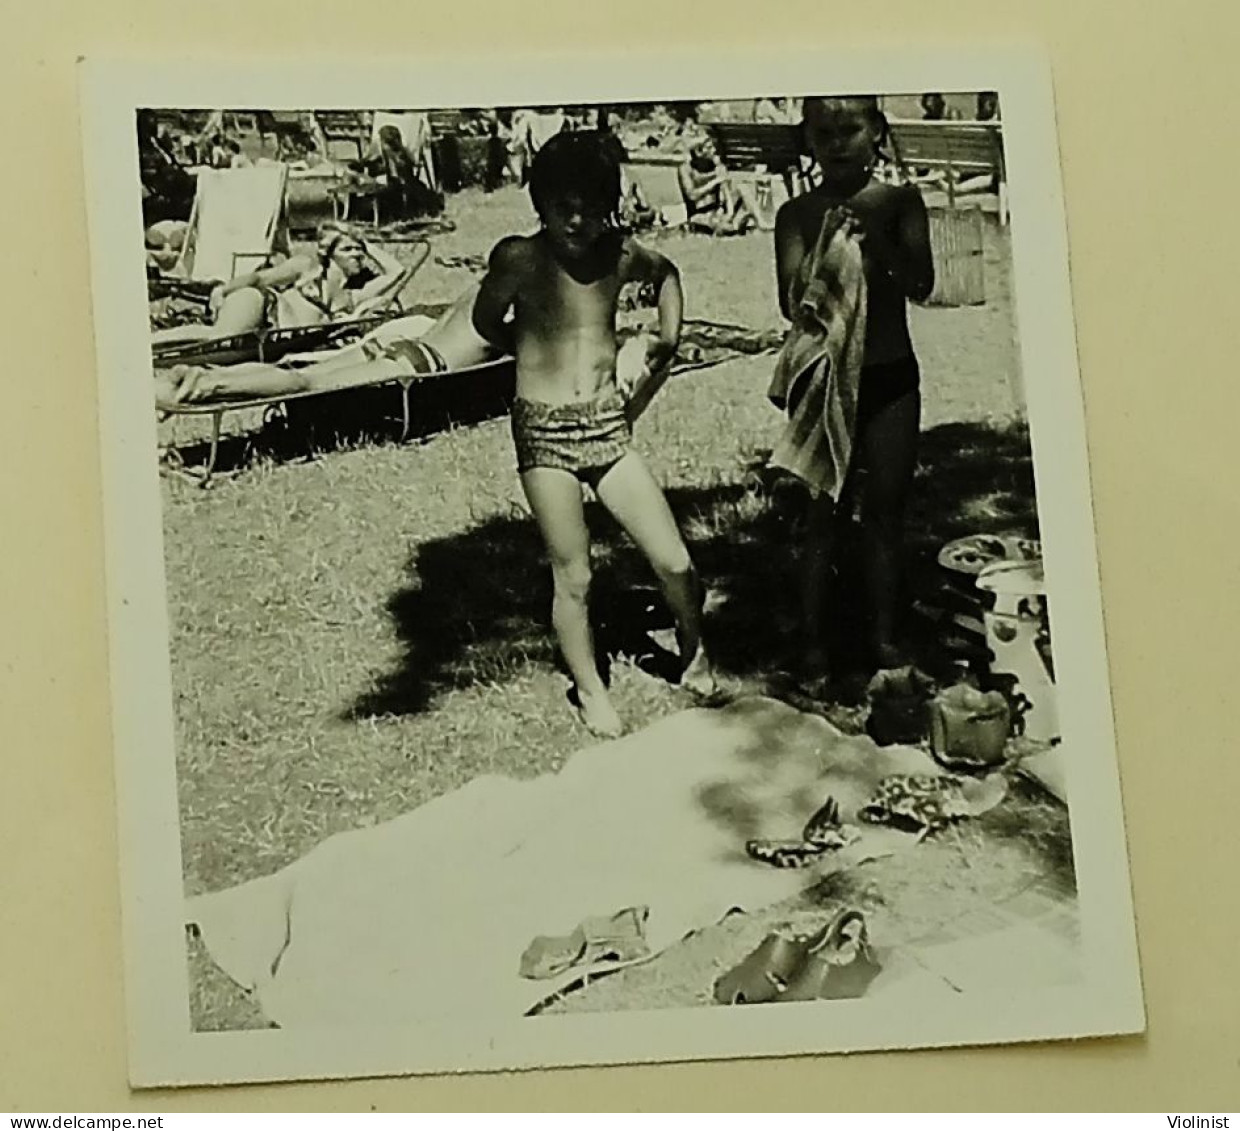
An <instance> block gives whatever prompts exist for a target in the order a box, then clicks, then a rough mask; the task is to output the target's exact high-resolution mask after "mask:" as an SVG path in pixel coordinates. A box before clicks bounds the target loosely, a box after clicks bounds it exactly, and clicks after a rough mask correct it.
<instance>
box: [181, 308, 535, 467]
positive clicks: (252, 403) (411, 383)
mask: <svg viewBox="0 0 1240 1131" xmlns="http://www.w3.org/2000/svg"><path fill="white" fill-rule="evenodd" d="M425 321H426V322H428V323H429V322H430V321H431V319H429V318H427V319H426V320H425ZM350 344H355V343H350ZM305 360H309V359H295V358H285V361H286V362H292V361H305ZM429 384H434V385H437V386H439V387H441V388H444V389H447V388H450V387H456V388H458V389H463V390H476V392H471V393H470V395H471V396H476V395H478V393H483V394H485V395H498V396H499V397H501V398H504V399H505V401H506V402H508V401H510V400H511V397H512V395H513V393H514V392H515V388H516V364H515V362H514V361H513V359H512V358H511V357H498V358H494V359H492V360H487V361H482V362H479V363H478V364H476V365H469V366H462V367H460V368H457V369H453V370H449V371H448V372H447V373H437V374H428V375H426V376H423V377H411V376H405V375H403V374H401V375H395V374H393V375H386V374H385V375H383V376H381V377H378V378H376V379H371V380H365V381H354V382H334V383H332V384H330V385H328V386H325V387H323V388H317V389H312V390H305V391H297V392H284V393H280V394H278V395H274V396H267V397H252V398H248V399H237V400H215V401H204V402H200V403H196V404H182V405H167V406H161V407H160V411H161V412H163V413H166V414H168V415H170V416H210V418H211V439H210V447H209V449H208V454H207V462H206V465H205V466H204V467H203V468H202V469H201V471H197V472H190V471H189V470H188V469H185V468H180V469H179V470H181V471H182V472H183V473H184V474H186V475H188V476H189V477H190V478H192V479H193V480H194V481H195V482H197V484H198V486H200V487H203V488H206V487H210V485H211V482H212V479H213V477H214V475H215V465H216V461H217V459H218V455H219V444H220V435H221V430H222V427H223V421H224V417H225V416H226V415H228V414H229V413H232V412H242V411H245V410H247V409H278V408H279V407H281V406H286V405H287V404H288V403H289V402H292V401H299V400H306V399H308V398H310V397H321V396H331V395H334V394H336V393H341V392H347V391H350V390H354V389H375V388H383V387H385V386H393V387H398V388H399V390H400V398H401V432H400V439H401V442H404V441H405V440H406V439H407V438H408V436H409V432H410V429H411V428H412V424H413V418H412V412H411V405H410V396H411V393H412V391H413V389H414V388H415V387H416V386H424V385H429Z"/></svg>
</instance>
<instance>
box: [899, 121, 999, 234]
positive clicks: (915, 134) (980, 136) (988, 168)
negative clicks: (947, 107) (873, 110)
mask: <svg viewBox="0 0 1240 1131" xmlns="http://www.w3.org/2000/svg"><path fill="white" fill-rule="evenodd" d="M890 125H891V147H892V150H893V152H894V155H895V158H896V161H897V163H898V164H899V165H900V167H901V169H902V170H903V172H904V173H905V175H906V176H907V175H908V174H909V173H910V171H911V170H914V169H930V170H934V171H936V172H942V173H945V174H946V176H945V178H944V179H945V181H946V190H947V203H948V207H949V208H954V207H955V205H956V198H957V196H958V195H959V189H960V184H961V181H962V180H963V179H964V178H966V177H971V176H979V177H989V178H991V179H992V180H993V182H994V184H995V187H996V189H997V190H998V194H999V220H1000V222H1001V223H1006V222H1007V176H1006V168H1005V165H1004V159H1003V130H1002V127H1001V126H1000V125H999V123H998V122H959V121H956V122H953V121H939V122H933V121H932V122H927V121H901V120H893V121H892V122H891V123H890Z"/></svg>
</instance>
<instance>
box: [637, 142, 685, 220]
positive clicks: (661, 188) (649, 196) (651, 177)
mask: <svg viewBox="0 0 1240 1131" xmlns="http://www.w3.org/2000/svg"><path fill="white" fill-rule="evenodd" d="M622 174H623V177H624V179H625V181H626V182H627V183H628V184H633V185H636V186H637V188H638V189H639V190H640V191H641V194H642V197H643V198H644V199H645V201H646V203H647V204H648V205H649V206H650V207H651V208H653V209H654V210H655V211H656V212H657V213H658V214H659V217H660V219H661V220H662V221H663V223H664V224H666V225H667V226H668V227H669V228H678V227H680V226H681V225H683V224H686V223H688V220H689V207H688V205H687V204H686V203H685V194H684V192H683V191H682V190H681V187H680V158H667V157H664V158H661V159H660V158H654V157H649V158H646V159H645V160H643V159H641V158H636V157H635V158H634V159H632V160H630V161H627V162H626V163H625V164H624V167H623V169H622Z"/></svg>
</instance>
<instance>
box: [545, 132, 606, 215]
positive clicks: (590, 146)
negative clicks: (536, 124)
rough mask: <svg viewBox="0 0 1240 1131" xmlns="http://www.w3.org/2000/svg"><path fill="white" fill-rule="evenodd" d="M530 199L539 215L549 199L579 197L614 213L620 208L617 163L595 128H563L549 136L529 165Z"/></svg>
mask: <svg viewBox="0 0 1240 1131" xmlns="http://www.w3.org/2000/svg"><path fill="white" fill-rule="evenodd" d="M529 184H530V199H531V200H532V201H533V203H534V211H535V212H537V213H538V215H539V216H540V217H543V216H545V215H546V212H547V208H548V206H549V205H550V204H551V202H552V201H554V200H558V199H563V198H564V197H566V196H576V197H580V198H581V200H582V201H583V203H585V204H586V205H587V206H588V207H592V208H597V209H598V211H599V212H601V213H602V214H604V215H606V216H608V217H614V216H615V215H616V213H617V212H618V211H619V209H620V163H619V162H618V161H617V160H616V156H615V152H614V149H613V148H612V147H611V146H609V145H608V144H607V143H606V141H605V139H604V138H603V136H602V134H601V133H600V132H599V131H598V130H572V131H564V132H562V133H558V134H556V135H555V136H554V137H552V138H550V139H549V140H548V141H547V143H546V145H544V146H543V147H542V148H541V149H540V150H539V151H538V152H537V153H536V154H534V161H533V163H532V164H531V165H530V179H529Z"/></svg>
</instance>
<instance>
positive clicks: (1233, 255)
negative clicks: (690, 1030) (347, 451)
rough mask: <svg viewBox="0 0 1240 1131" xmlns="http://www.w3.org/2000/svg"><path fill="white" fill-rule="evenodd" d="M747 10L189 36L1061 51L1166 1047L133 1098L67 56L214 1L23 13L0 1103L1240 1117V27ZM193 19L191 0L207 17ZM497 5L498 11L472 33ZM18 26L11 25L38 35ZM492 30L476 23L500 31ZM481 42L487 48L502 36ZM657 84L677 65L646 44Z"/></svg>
mask: <svg viewBox="0 0 1240 1131" xmlns="http://www.w3.org/2000/svg"><path fill="white" fill-rule="evenodd" d="M869 8H872V9H873V11H869V10H863V9H862V8H861V7H860V6H856V7H854V8H850V9H844V8H840V9H838V10H830V9H826V8H824V7H823V6H822V5H820V4H808V3H802V4H798V3H789V2H781V3H775V4H772V5H766V6H763V7H761V9H759V11H760V12H761V15H762V17H763V18H762V20H761V22H760V23H758V22H756V21H755V18H754V14H753V13H754V10H753V9H752V8H750V7H748V6H744V5H741V4H738V3H734V2H732V0H715V3H713V4H712V5H710V7H709V9H706V8H704V7H703V8H699V7H698V6H696V5H684V6H683V7H679V8H673V7H671V6H668V5H660V4H656V3H653V2H651V0H631V2H629V3H626V4H625V5H624V6H623V9H622V10H621V11H615V12H608V13H606V14H604V13H595V12H593V11H592V10H588V9H586V8H585V7H584V6H582V7H580V8H578V7H576V6H571V5H568V4H566V3H563V2H557V3H550V4H543V5H540V6H538V7H537V8H535V7H534V6H532V5H531V6H530V7H528V8H527V7H526V6H525V5H522V6H520V7H519V8H518V7H517V6H516V5H509V4H507V3H505V4H499V3H493V4H491V5H485V4H482V3H480V2H470V3H457V4H453V5H450V6H444V7H443V8H441V9H439V10H433V9H431V8H429V7H428V6H423V5H418V6H416V8H415V7H413V6H406V5H403V4H396V3H388V2H384V0H375V2H374V3H372V4H368V5H367V6H366V8H365V12H364V14H363V13H362V12H360V11H359V12H358V13H356V14H354V15H351V16H349V17H348V18H342V17H341V15H340V9H338V8H329V7H328V6H325V5H322V6H320V5H309V4H293V3H271V2H254V3H249V4H246V5H244V6H240V7H235V8H234V7H224V6H220V7H219V8H218V9H214V10H212V20H211V21H210V24H209V26H203V27H202V28H201V29H196V31H195V35H194V40H195V45H194V46H195V51H197V52H200V53H203V54H209V55H214V56H220V57H226V56H229V55H232V56H236V57H239V58H245V57H254V56H255V55H256V54H259V53H262V54H266V55H268V56H269V55H270V54H271V53H272V52H274V51H276V50H280V51H287V52H289V53H296V54H301V55H304V54H306V53H314V54H322V55H324V56H325V57H326V56H328V55H333V54H339V55H352V56H354V57H356V56H357V55H359V54H376V55H381V56H383V57H386V58H394V57H404V56H408V57H410V59H411V60H413V59H415V58H416V55H417V54H418V53H420V52H433V53H435V54H436V55H438V56H439V57H440V58H442V57H443V55H444V54H445V53H451V52H453V51H465V52H468V51H469V50H471V49H475V50H476V49H477V48H478V47H479V46H491V45H493V44H495V43H497V42H502V43H504V44H505V45H510V46H511V47H512V49H513V50H514V51H515V50H519V49H520V48H521V47H522V46H526V47H529V48H531V49H533V48H540V49H544V50H545V49H546V48H548V47H549V46H555V47H557V48H562V49H564V50H572V49H573V47H575V46H580V47H591V48H597V47H598V46H600V45H606V46H608V47H610V48H613V49H614V48H629V49H631V50H632V51H633V52H634V55H635V57H636V56H637V53H638V52H640V51H642V50H643V49H647V50H650V49H654V50H657V48H658V47H659V46H660V45H661V44H668V43H670V44H674V45H676V46H678V47H682V48H683V47H687V46H695V47H703V46H709V45H711V44H712V43H717V44H718V45H719V46H720V47H723V48H727V49H730V50H735V49H737V48H740V47H745V46H761V47H764V48H768V49H769V48H773V47H777V46H778V45H779V44H780V43H781V42H797V43H798V44H799V45H800V46H802V47H804V45H805V42H806V40H807V39H810V38H812V37H815V36H817V37H820V38H821V39H822V41H823V42H824V44H825V43H830V44H831V45H832V47H833V48H834V49H837V50H838V49H839V48H840V47H841V46H842V45H843V44H845V43H847V42H856V43H858V44H864V45H866V46H871V47H872V46H874V45H876V44H881V43H883V42H888V41H889V42H891V43H893V44H900V45H909V44H914V43H915V44H918V45H925V44H927V43H929V44H933V43H935V42H942V43H944V44H948V43H950V44H952V45H961V44H963V43H965V42H969V43H976V42H978V41H979V40H982V41H984V39H985V38H993V39H1003V40H1011V39H1019V40H1023V41H1032V42H1035V43H1040V44H1042V45H1043V46H1044V47H1045V48H1046V50H1047V51H1048V53H1049V56H1050V59H1051V62H1052V65H1053V68H1054V78H1055V84H1056V97H1057V112H1058V119H1059V127H1060V139H1059V141H1060V148H1061V152H1062V155H1063V165H1064V168H1063V178H1064V195H1065V200H1066V205H1067V213H1068V221H1069V236H1070V242H1071V256H1072V276H1073V288H1074V294H1073V298H1074V305H1075V310H1076V324H1077V331H1078V338H1079V354H1080V366H1081V372H1082V379H1083V383H1084V389H1085V398H1086V407H1087V414H1088V418H1087V424H1088V433H1089V443H1090V452H1091V460H1092V464H1093V468H1092V471H1093V487H1094V499H1095V507H1096V512H1097V526H1098V542H1099V555H1100V563H1101V571H1102V582H1103V596H1104V601H1105V608H1106V617H1107V631H1108V646H1109V652H1110V660H1111V666H1112V688H1113V695H1114V701H1115V709H1116V721H1117V730H1118V741H1119V750H1120V764H1121V772H1122V776H1123V785H1124V798H1125V808H1126V815H1127V819H1128V828H1129V855H1130V861H1131V869H1132V874H1133V883H1134V890H1135V899H1136V908H1137V916H1138V931H1139V935H1140V942H1141V952H1142V965H1143V970H1144V974H1145V987H1146V1005H1147V1010H1148V1017H1149V1031H1148V1034H1147V1035H1146V1036H1145V1037H1142V1038H1133V1039H1125V1040H1116V1041H1090V1042H1085V1043H1081V1044H1078V1045H1073V1044H1057V1045H1046V1046H1040V1047H1032V1048H1031V1047H1024V1048H992V1049H982V1050H976V1051H946V1052H918V1053H908V1054H882V1055H864V1056H862V1055H857V1056H849V1057H846V1058H832V1059H827V1060H809V1059H803V1058H798V1059H791V1060H762V1061H752V1062H746V1063H739V1064H738V1063H701V1064H692V1065H664V1066H658V1067H643V1068H610V1069H592V1070H561V1071H554V1072H540V1073H521V1074H514V1075H499V1076H471V1077H465V1078H457V1079H452V1078H433V1079H428V1078H420V1079H409V1080H382V1081H373V1082H372V1081H354V1082H348V1083H332V1084H320V1085H288V1086H279V1087H273V1086H263V1087H236V1088H227V1089H195V1090H192V1091H181V1092H144V1093H131V1092H129V1090H128V1088H127V1086H126V1083H125V1080H126V1067H125V1033H124V1016H123V1009H122V1002H123V998H122V987H121V981H120V971H121V955H120V930H119V898H118V881H117V865H116V860H117V834H116V824H115V816H114V807H113V800H114V798H113V777H112V752H111V749H110V737H109V716H108V710H109V708H108V688H107V682H106V677H107V664H106V635H105V618H104V603H103V602H104V591H103V576H102V572H101V564H102V545H101V534H102V529H101V516H100V511H99V487H98V462H99V450H98V440H97V435H96V410H95V386H94V365H95V358H94V352H93V342H92V335H91V308H90V293H89V285H88V262H87V242H86V220H85V210H84V205H83V198H82V156H81V154H82V150H81V139H80V136H79V121H78V103H77V96H78V92H77V83H76V74H75V66H74V63H75V59H76V57H77V56H78V55H81V54H91V55H95V54H107V53H121V52H138V51H141V52H143V53H149V54H154V55H159V54H174V55H175V54H185V53H187V51H188V47H187V44H188V42H189V38H190V32H189V30H188V24H189V20H190V18H191V15H192V11H193V10H191V9H186V8H184V7H180V6H173V7H169V6H167V5H163V4H155V3H134V2H132V0H118V2H117V3H113V4H109V5H107V6H106V7H105V6H102V5H101V6H99V8H94V7H88V6H86V5H84V4H70V3H58V2H55V0H53V2H49V3H44V4H41V5H38V6H32V7H30V8H26V9H22V10H21V11H20V13H18V12H13V13H11V14H10V18H9V20H8V21H6V23H7V24H8V26H7V27H6V34H5V37H4V39H5V45H4V47H3V48H0V50H3V51H4V52H5V54H6V55H7V56H8V58H7V60H6V62H7V66H5V67H4V68H3V69H2V71H0V73H2V75H3V79H2V80H0V81H3V83H4V84H5V85H6V87H7V90H6V91H5V95H6V97H5V98H4V99H3V100H2V101H3V109H2V110H0V113H2V114H3V128H2V132H0V136H2V137H3V138H4V139H5V144H6V152H7V155H8V168H7V170H6V172H7V175H6V177H5V183H4V190H3V192H4V197H5V199H4V209H3V220H0V223H3V225H4V230H5V234H6V236H7V237H8V238H7V239H6V240H5V248H6V250H7V252H8V255H7V256H6V266H7V271H6V273H5V274H6V279H5V282H4V284H3V286H4V297H5V300H6V301H5V303H4V311H5V317H4V321H3V327H4V330H5V342H6V346H7V356H8V360H9V364H8V366H7V373H6V375H5V379H4V381H3V383H2V384H0V390H2V391H0V398H3V408H2V410H0V453H2V454H0V461H2V462H3V473H2V474H0V499H2V500H3V509H2V510H0V514H3V517H4V522H5V526H6V532H7V533H8V547H7V552H6V553H5V554H4V555H3V556H2V557H0V592H2V593H3V594H4V599H3V600H2V601H0V641H2V642H3V644H2V645H0V662H2V663H3V665H4V671H3V677H2V678H0V696H2V697H3V698H2V700H0V705H2V707H3V711H2V717H3V719H4V725H5V730H4V738H5V743H4V753H5V758H4V770H3V778H2V779H0V848H2V849H3V852H4V860H5V864H4V867H3V869H0V909H2V910H0V1006H2V1007H0V1110H41V1111H57V1110H62V1111H82V1112H85V1111H92V1110H93V1111H116V1110H128V1109H132V1110H134V1111H156V1110H165V1111H182V1110H187V1109H197V1110H207V1111H211V1110H251V1111H252V1110H263V1109H268V1110H279V1111H286V1110H294V1109H305V1110H341V1111H357V1110H361V1111H365V1110H369V1109H370V1108H371V1107H374V1108H377V1109H380V1110H449V1109H472V1110H487V1109H493V1110H531V1109H532V1110H560V1109H563V1110H608V1109H617V1110H631V1109H633V1108H635V1107H641V1108H643V1109H646V1110H657V1109H664V1110H668V1109H677V1108H686V1109H696V1110H701V1109H704V1108H716V1109H722V1110H744V1109H755V1110H774V1109H781V1108H788V1109H806V1108H809V1109H819V1110H823V1109H835V1110H841V1109H843V1110H847V1109H857V1110H872V1109H875V1108H879V1107H891V1108H893V1109H896V1110H926V1109H939V1110H959V1109H970V1108H978V1109H998V1110H1011V1109H1030V1110H1038V1109H1046V1110H1089V1109H1103V1110H1116V1109H1132V1110H1177V1111H1194V1112H1208V1111H1211V1110H1216V1111H1217V1110H1227V1109H1231V1110H1233V1111H1234V1110H1236V1109H1237V1108H1240V972H1238V971H1237V965H1236V962H1237V959H1236V947H1235V940H1236V939H1237V938H1240V909H1238V908H1237V906H1236V904H1237V899H1236V893H1237V891H1238V890H1240V885H1238V884H1237V882H1236V878H1235V864H1236V859H1237V851H1236V847H1235V844H1236V834H1235V825H1236V820H1235V814H1236V802H1237V800H1238V799H1240V770H1238V769H1237V765H1238V762H1237V759H1236V757H1235V755H1234V754H1233V753H1232V751H1231V750H1230V749H1229V743H1228V736H1229V734H1230V730H1231V728H1230V726H1229V723H1230V717H1229V713H1228V707H1229V706H1230V704H1231V702H1232V701H1233V700H1234V699H1235V698H1236V696H1235V695H1234V693H1233V686H1234V684H1235V679H1234V675H1233V671H1234V667H1235V666H1234V664H1233V662H1232V641H1233V639H1234V638H1235V636H1236V632H1237V629H1238V628H1240V610H1237V608H1236V607H1235V603H1234V602H1233V601H1232V600H1230V598H1231V596H1232V593H1233V591H1234V590H1233V588H1232V586H1233V585H1234V584H1235V582H1236V580H1237V577H1236V575H1237V570H1236V566H1235V562H1236V561H1237V549H1238V545H1237V537H1236V534H1235V526H1236V524H1235V521H1234V516H1235V515H1236V512H1237V510H1240V504H1237V503H1236V502H1235V501H1234V491H1233V489H1232V487H1233V483H1234V474H1233V473H1232V466H1233V451H1234V448H1235V441H1234V438H1233V437H1234V434H1235V433H1234V430H1235V420H1236V412H1237V409H1238V408H1240V393H1238V392H1237V390H1236V388H1235V386H1234V385H1233V384H1232V383H1231V381H1230V380H1229V378H1230V376H1231V372H1230V366H1229V364H1228V362H1229V361H1230V358H1231V357H1232V355H1233V353H1234V352H1235V347H1236V345H1237V343H1236V340H1235V339H1236V337H1237V334H1236V318H1235V315H1234V313H1233V307H1234V304H1235V295H1236V291H1237V288H1236V286H1235V284H1234V283H1233V282H1232V281H1231V278H1232V273H1231V270H1230V269H1231V268H1232V266H1233V264H1234V263H1235V261H1236V259H1237V253H1238V252H1240V248H1237V246H1236V245H1237V238H1236V236H1237V232H1236V223H1235V219H1234V211H1235V204H1234V202H1233V200H1232V196H1233V186H1234V183H1235V181H1234V166H1235V163H1236V160H1237V159H1236V157H1235V154H1234V150H1233V148H1231V147H1230V145H1229V139H1230V137H1231V136H1232V135H1233V133H1234V128H1233V127H1234V120H1235V119H1234V115H1235V112H1236V110H1237V106H1236V101H1237V100H1236V97H1235V94H1234V88H1235V83H1234V79H1233V78H1232V77H1231V65H1232V58H1231V55H1232V51H1231V47H1232V45H1234V43H1235V41H1236V40H1235V32H1236V26H1235V25H1236V22H1237V21H1236V19H1235V17H1233V16H1232V15H1230V14H1229V9H1228V7H1225V6H1224V5H1222V4H1209V3H1205V2H1203V0H1196V2H1194V3H1181V4H1177V5H1174V6H1170V5H1169V6H1166V7H1165V8H1161V9H1147V10H1145V11H1144V12H1143V13H1142V14H1141V16H1140V17H1139V18H1138V17H1136V16H1135V15H1133V14H1127V13H1126V14H1124V15H1122V16H1119V17H1113V16H1110V15H1108V14H1106V13H1105V12H1104V11H1103V8H1102V6H1101V5H1084V4H1080V3H1067V2H1055V3H1049V2H1047V0H1029V2H1027V3H1012V4H997V3H993V2H992V3H961V4H958V5H953V6H951V8H950V14H949V9H948V7H947V6H945V5H943V6H936V7H928V6H923V5H916V4H913V3H911V2H906V0H884V3H882V4H881V5H878V4H874V5H870V6H867V9H869ZM199 10H201V9H199ZM470 13H473V15H474V18H467V17H468V15H469V14H470ZM19 19H20V22H19ZM480 27H481V28H485V29H486V31H485V32H480V31H478V30H476V29H477V28H480ZM483 36H485V42H480V37H483ZM649 58H651V59H652V61H653V62H652V65H655V66H657V56H650V57H649Z"/></svg>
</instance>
